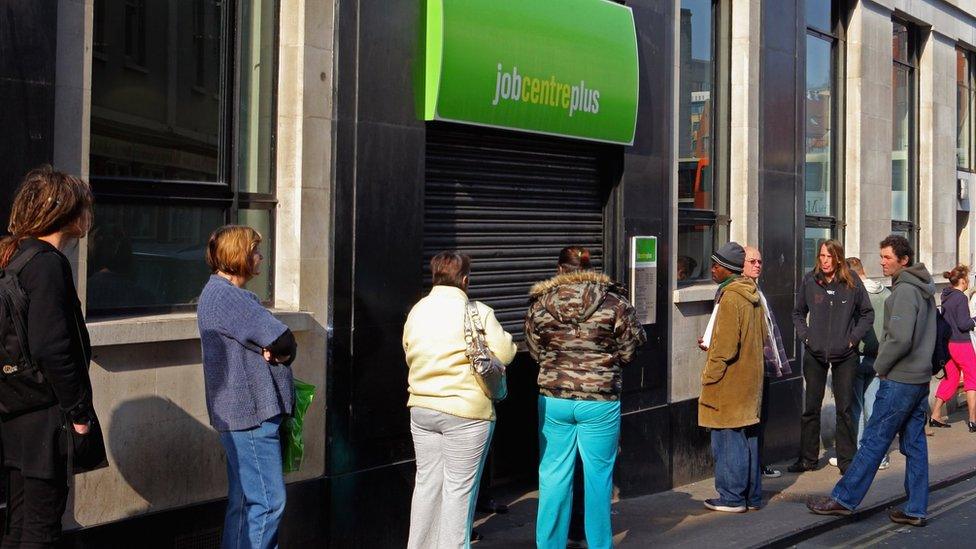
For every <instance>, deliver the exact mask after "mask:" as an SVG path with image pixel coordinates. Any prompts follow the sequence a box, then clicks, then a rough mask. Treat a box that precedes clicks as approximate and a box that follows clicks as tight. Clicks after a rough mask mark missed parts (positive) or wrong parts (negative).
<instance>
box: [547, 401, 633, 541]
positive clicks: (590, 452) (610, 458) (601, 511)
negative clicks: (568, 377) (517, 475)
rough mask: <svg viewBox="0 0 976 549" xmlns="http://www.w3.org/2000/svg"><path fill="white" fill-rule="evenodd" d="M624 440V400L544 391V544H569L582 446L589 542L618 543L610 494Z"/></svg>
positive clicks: (586, 523) (586, 525)
mask: <svg viewBox="0 0 976 549" xmlns="http://www.w3.org/2000/svg"><path fill="white" fill-rule="evenodd" d="M619 440H620V402H619V401H614V402H606V401H591V400H569V399H564V398H552V397H544V396H540V397H539V455H540V458H539V513H538V519H537V522H536V528H535V539H536V545H537V546H538V547H540V548H544V549H564V548H565V547H566V541H567V538H568V537H569V518H570V511H571V510H572V506H573V469H574V468H575V466H576V452H577V451H579V455H580V458H581V459H582V461H583V479H584V481H583V485H584V500H585V509H586V511H585V519H584V525H585V529H586V542H587V545H588V546H589V547H591V548H593V549H604V548H609V547H612V546H613V529H612V528H611V527H610V497H611V494H612V492H613V464H614V461H616V459H617V443H618V441H619Z"/></svg>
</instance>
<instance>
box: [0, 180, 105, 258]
mask: <svg viewBox="0 0 976 549" xmlns="http://www.w3.org/2000/svg"><path fill="white" fill-rule="evenodd" d="M94 202H95V199H94V197H93V196H92V192H91V187H89V186H88V183H85V182H84V181H82V180H81V179H80V178H78V177H75V176H73V175H69V174H66V173H64V172H60V171H57V170H55V169H54V168H52V167H51V166H41V167H39V168H35V169H33V170H31V171H29V172H27V175H25V176H24V180H23V181H22V182H21V184H20V187H18V188H17V195H16V197H14V203H13V206H12V207H11V209H10V223H9V224H8V225H7V230H8V231H10V236H6V237H4V238H3V239H2V240H0V267H6V266H7V264H8V263H10V258H12V257H13V256H14V254H15V253H17V250H18V249H19V247H20V243H21V242H23V241H24V240H25V239H27V238H30V237H39V236H45V235H49V234H54V233H56V232H58V231H61V230H64V229H65V228H67V227H70V226H71V225H72V224H74V223H77V222H79V221H80V220H81V219H82V216H84V215H89V216H90V215H91V212H92V205H93V204H94ZM84 230H85V229H82V231H84ZM73 236H79V237H80V236H84V235H83V234H78V235H73Z"/></svg>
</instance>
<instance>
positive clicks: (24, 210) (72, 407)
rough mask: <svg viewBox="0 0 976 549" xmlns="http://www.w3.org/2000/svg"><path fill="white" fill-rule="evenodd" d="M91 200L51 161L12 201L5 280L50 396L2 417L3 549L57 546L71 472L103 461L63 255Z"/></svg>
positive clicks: (84, 227)
mask: <svg viewBox="0 0 976 549" xmlns="http://www.w3.org/2000/svg"><path fill="white" fill-rule="evenodd" d="M92 202H93V200H92V194H91V189H90V188H89V186H88V184H87V183H85V182H83V181H81V180H80V179H78V178H76V177H72V176H70V175H67V174H64V173H61V172H57V171H54V170H52V169H51V168H50V167H47V168H40V169H36V170H33V171H31V172H30V173H28V174H27V176H26V177H25V178H24V182H23V183H22V184H21V186H20V188H19V189H18V191H17V196H16V198H15V199H14V203H13V207H12V210H11V214H10V225H9V231H10V234H11V236H8V237H6V238H4V239H3V240H2V241H0V267H2V268H3V269H4V271H5V276H12V275H13V276H17V279H18V280H19V283H20V286H21V288H22V289H23V291H24V293H25V294H26V296H27V298H28V305H27V311H26V313H27V314H26V327H27V347H28V351H29V353H30V357H31V361H32V362H33V364H35V365H36V366H37V368H38V369H39V370H40V372H41V373H42V374H43V376H44V380H45V382H44V383H41V386H42V387H47V389H46V392H47V394H48V397H47V398H45V397H44V396H43V393H44V391H41V397H39V398H38V399H37V401H36V404H35V405H33V406H29V407H27V409H21V410H15V411H9V410H10V409H11V408H12V407H14V408H16V406H13V405H12V404H11V402H3V403H2V404H3V405H4V410H8V413H6V414H4V415H2V416H0V423H2V427H0V436H2V441H3V466H4V470H5V472H6V473H7V475H8V486H9V493H8V494H7V498H8V503H7V505H8V506H7V513H8V515H9V517H8V527H7V528H6V529H5V531H4V536H3V541H2V544H0V547H2V548H3V549H8V548H16V547H54V546H55V545H56V544H57V542H58V540H59V539H60V536H61V515H62V514H63V513H64V509H65V505H66V502H67V497H68V477H69V475H70V474H72V471H71V470H70V469H74V470H76V471H77V470H86V469H91V468H94V467H96V466H99V465H101V463H102V462H103V461H104V459H105V446H104V442H103V441H102V439H101V430H100V429H99V428H98V425H97V420H96V418H95V414H94V410H93V409H92V387H91V381H90V379H89V377H88V364H89V361H90V359H91V344H90V341H89V338H88V331H87V329H86V327H85V321H84V317H83V316H82V313H81V303H80V302H79V300H78V294H77V293H76V291H75V286H74V282H73V278H72V275H71V266H70V264H69V263H68V259H67V258H66V257H65V256H64V254H63V253H62V251H63V250H65V249H68V248H69V247H71V246H74V245H77V242H78V239H79V238H81V237H83V236H84V235H85V234H86V233H87V232H88V229H89V227H90V225H91V219H92ZM21 344H23V342H21ZM5 370H6V368H5ZM5 373H6V372H5Z"/></svg>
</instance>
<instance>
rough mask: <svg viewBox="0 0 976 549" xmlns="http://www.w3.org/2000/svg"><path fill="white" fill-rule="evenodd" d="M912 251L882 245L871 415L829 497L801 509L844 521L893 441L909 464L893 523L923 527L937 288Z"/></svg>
mask: <svg viewBox="0 0 976 549" xmlns="http://www.w3.org/2000/svg"><path fill="white" fill-rule="evenodd" d="M913 256H914V251H913V250H912V248H911V246H910V245H909V244H908V241H907V240H906V239H905V238H904V237H901V236H895V235H892V236H889V237H888V238H886V239H884V240H883V241H881V267H882V269H883V270H884V274H885V275H886V276H891V279H892V284H893V286H892V292H891V296H890V297H889V298H888V299H887V300H886V301H885V306H884V334H883V336H882V340H881V347H880V349H879V351H878V358H877V359H876V360H875V362H874V369H875V371H876V372H878V376H879V377H880V378H881V386H880V388H879V389H878V396H877V400H876V401H875V404H874V413H873V414H872V415H871V419H870V420H869V421H868V426H867V427H866V429H865V432H864V440H863V442H862V445H861V448H860V449H859V450H858V452H857V455H855V456H854V461H853V462H851V466H850V468H849V469H848V471H847V472H846V473H845V474H844V477H843V478H842V479H840V482H838V483H837V486H835V487H834V490H833V492H832V493H831V495H830V497H819V498H812V499H811V500H810V501H809V502H807V507H808V508H809V509H810V510H811V511H812V512H814V513H817V514H820V515H849V514H851V513H852V512H853V511H854V509H855V508H857V506H858V505H859V504H860V503H861V501H862V500H863V499H864V496H865V495H866V494H867V492H868V488H870V487H871V483H872V482H873V481H874V476H875V474H877V471H878V465H879V464H880V463H881V460H882V459H884V456H885V453H886V452H887V450H888V446H889V445H891V442H892V441H893V440H894V438H895V435H898V436H899V440H900V450H901V453H902V454H904V455H905V457H906V458H907V465H906V468H905V489H906V490H907V491H908V503H907V504H906V505H905V509H904V511H902V510H897V509H893V510H892V511H891V512H890V513H889V517H890V518H891V520H892V521H893V522H897V523H900V524H910V525H912V526H924V525H925V514H926V508H927V507H928V496H929V493H928V491H929V469H928V447H927V445H926V442H925V412H926V405H927V402H928V394H929V380H930V378H931V376H932V370H931V368H932V351H933V350H934V349H935V315H936V309H935V296H934V293H935V284H934V283H933V282H932V276H931V275H930V274H929V272H928V270H927V269H926V268H925V265H924V264H921V263H919V264H917V265H913V264H912V257H913Z"/></svg>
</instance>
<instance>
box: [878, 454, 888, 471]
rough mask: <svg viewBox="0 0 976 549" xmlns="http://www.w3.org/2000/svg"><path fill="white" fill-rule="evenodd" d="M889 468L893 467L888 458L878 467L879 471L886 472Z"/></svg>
mask: <svg viewBox="0 0 976 549" xmlns="http://www.w3.org/2000/svg"><path fill="white" fill-rule="evenodd" d="M888 467H891V461H889V460H888V456H885V458H884V459H883V460H881V465H878V470H879V471H884V470H885V469H887V468H888Z"/></svg>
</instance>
